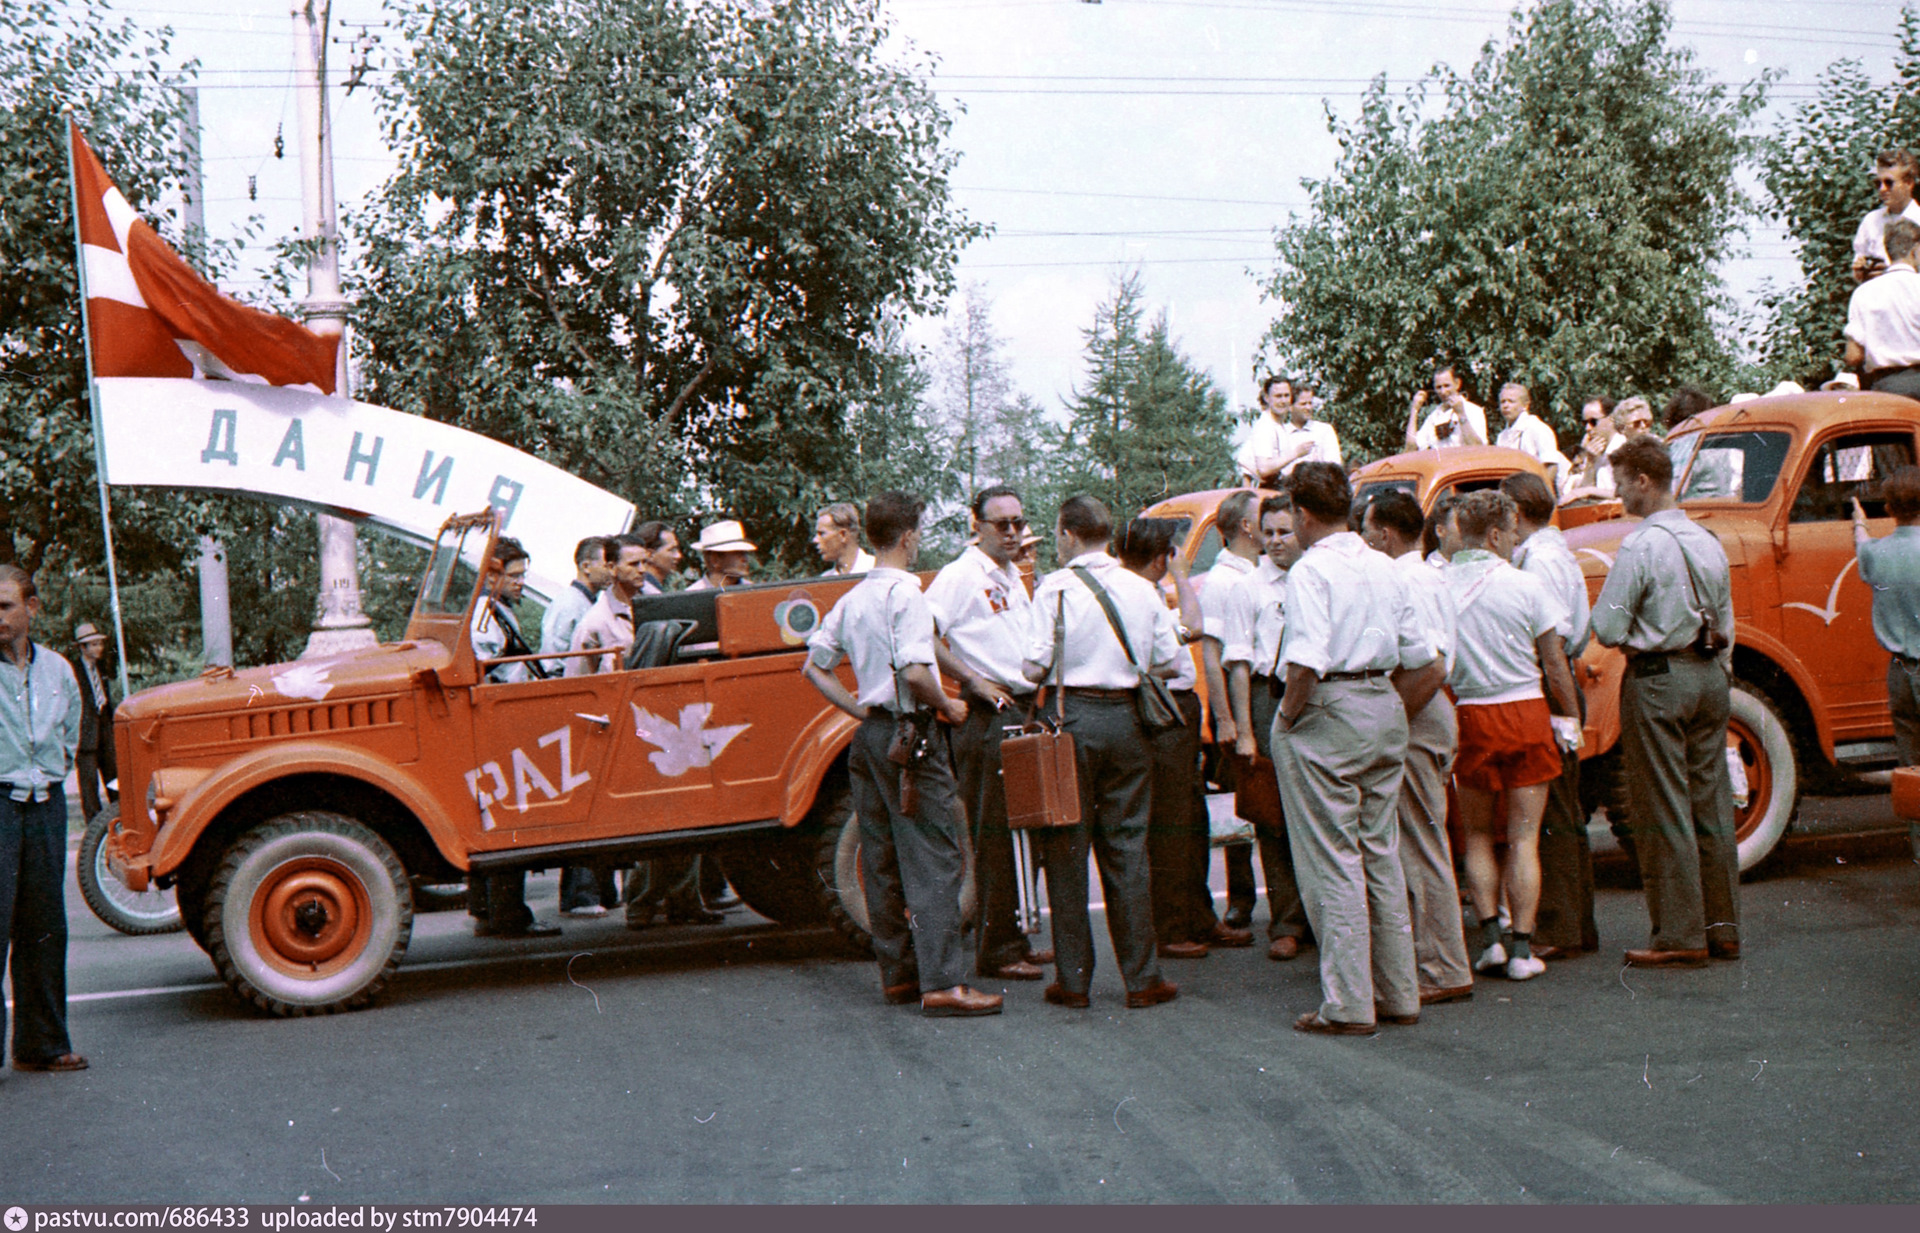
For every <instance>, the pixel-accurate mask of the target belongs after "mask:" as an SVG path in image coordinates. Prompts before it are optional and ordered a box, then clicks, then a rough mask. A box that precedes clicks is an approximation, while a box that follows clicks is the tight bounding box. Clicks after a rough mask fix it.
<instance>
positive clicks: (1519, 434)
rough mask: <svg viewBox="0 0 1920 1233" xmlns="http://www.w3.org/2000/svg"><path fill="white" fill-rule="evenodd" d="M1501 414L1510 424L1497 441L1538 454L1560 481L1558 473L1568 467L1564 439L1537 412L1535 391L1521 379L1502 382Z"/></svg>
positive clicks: (1536, 456) (1515, 448)
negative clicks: (1557, 435) (1561, 447)
mask: <svg viewBox="0 0 1920 1233" xmlns="http://www.w3.org/2000/svg"><path fill="white" fill-rule="evenodd" d="M1500 415H1501V416H1502V418H1504V419H1505V420H1506V424H1507V426H1506V427H1505V428H1502V429H1501V430H1500V436H1499V437H1498V438H1497V439H1495V441H1494V444H1495V445H1498V446H1500V447H1501V448H1502V449H1510V450H1519V451H1520V452H1521V453H1522V454H1531V455H1532V456H1533V457H1535V458H1538V459H1539V460H1540V461H1541V462H1543V463H1545V464H1546V465H1547V469H1548V471H1549V472H1550V473H1551V474H1552V475H1553V476H1554V477H1556V478H1555V482H1556V483H1558V482H1559V481H1558V476H1559V475H1560V474H1561V473H1563V472H1564V471H1565V470H1566V469H1567V459H1566V455H1564V454H1562V453H1561V452H1560V441H1559V439H1558V438H1557V437H1555V436H1554V435H1553V429H1551V428H1549V427H1547V422H1546V421H1545V420H1543V419H1541V418H1540V417H1539V416H1537V415H1535V414H1534V413H1533V391H1531V390H1529V389H1528V388H1527V387H1526V386H1524V385H1521V384H1520V383H1519V382H1518V381H1509V382H1507V383H1506V384H1505V385H1503V386H1501V387H1500Z"/></svg>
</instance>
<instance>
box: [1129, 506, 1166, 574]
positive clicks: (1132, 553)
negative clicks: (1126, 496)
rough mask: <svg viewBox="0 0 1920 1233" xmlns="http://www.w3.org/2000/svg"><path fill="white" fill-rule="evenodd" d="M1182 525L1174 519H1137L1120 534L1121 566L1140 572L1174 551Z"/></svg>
mask: <svg viewBox="0 0 1920 1233" xmlns="http://www.w3.org/2000/svg"><path fill="white" fill-rule="evenodd" d="M1179 527H1180V524H1179V523H1178V522H1176V521H1175V520H1174V519H1172V518H1135V519H1134V520H1133V521H1132V522H1129V523H1128V524H1127V528H1126V530H1124V531H1122V532H1121V533H1120V551H1119V553H1118V554H1117V555H1118V556H1119V558H1120V564H1122V565H1124V566H1126V567H1127V568H1128V569H1130V570H1134V571H1135V572H1138V571H1139V570H1142V569H1145V568H1146V567H1147V566H1149V565H1151V564H1153V562H1155V561H1156V560H1158V559H1159V558H1161V557H1163V556H1165V555H1166V554H1167V553H1169V552H1171V551H1173V535H1174V532H1175V531H1177V530H1178V529H1179Z"/></svg>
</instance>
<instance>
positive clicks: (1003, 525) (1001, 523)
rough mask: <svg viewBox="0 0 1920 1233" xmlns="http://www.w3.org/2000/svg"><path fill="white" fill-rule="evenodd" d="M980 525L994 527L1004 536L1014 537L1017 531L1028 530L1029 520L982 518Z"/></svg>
mask: <svg viewBox="0 0 1920 1233" xmlns="http://www.w3.org/2000/svg"><path fill="white" fill-rule="evenodd" d="M980 525H981V526H983V527H992V528H993V529H994V530H996V531H998V532H1000V534H1002V535H1012V534H1013V533H1014V532H1015V531H1024V530H1026V529H1027V520H1026V519H1025V518H982V519H981V520H980Z"/></svg>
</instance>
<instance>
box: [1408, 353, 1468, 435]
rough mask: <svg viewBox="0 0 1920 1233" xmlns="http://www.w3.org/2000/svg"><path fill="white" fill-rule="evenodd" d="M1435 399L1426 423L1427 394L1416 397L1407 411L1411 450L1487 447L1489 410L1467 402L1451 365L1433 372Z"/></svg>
mask: <svg viewBox="0 0 1920 1233" xmlns="http://www.w3.org/2000/svg"><path fill="white" fill-rule="evenodd" d="M1433 399H1434V403H1435V405H1434V408H1433V410H1431V411H1428V412H1427V416H1426V418H1425V419H1424V420H1423V419H1421V418H1420V413H1421V412H1422V411H1425V410H1426V408H1427V392H1426V391H1425V390H1418V391H1416V392H1415V393H1414V395H1413V403H1412V405H1410V406H1409V407H1408V408H1407V448H1408V449H1410V450H1432V449H1444V448H1446V447H1448V446H1454V445H1485V444H1486V443H1487V412H1486V409H1485V408H1484V407H1481V406H1479V405H1478V404H1476V403H1471V402H1468V401H1467V395H1466V391H1465V387H1463V386H1462V385H1461V384H1460V375H1459V374H1458V373H1457V372H1455V371H1454V369H1453V366H1452V365H1451V364H1443V365H1441V366H1440V367H1439V368H1436V369H1434V370H1433Z"/></svg>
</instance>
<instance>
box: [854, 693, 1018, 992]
mask: <svg viewBox="0 0 1920 1233" xmlns="http://www.w3.org/2000/svg"><path fill="white" fill-rule="evenodd" d="M894 724H895V720H894V717H893V716H892V715H890V714H887V713H886V712H884V711H875V712H874V713H873V715H872V717H871V718H869V719H866V720H865V721H863V722H862V723H861V724H860V727H859V728H858V729H856V730H855V731H854V734H853V745H852V747H851V748H849V749H848V751H847V769H848V771H849V772H850V773H851V775H852V779H853V809H854V813H855V814H856V815H857V816H858V817H859V819H860V876H861V878H862V879H863V880H864V881H865V884H866V895H867V918H868V926H867V928H868V932H870V933H871V934H872V935H873V953H874V957H875V958H877V959H878V960H879V961H880V983H881V984H882V985H883V986H889V987H890V986H893V985H900V984H906V983H908V982H909V981H915V980H917V981H918V982H919V985H920V988H921V990H922V991H923V992H930V991H933V990H938V989H951V988H953V987H954V986H955V985H964V984H966V983H967V980H968V978H969V977H970V976H971V974H972V972H973V966H974V959H973V939H972V938H971V937H970V936H968V933H967V929H966V926H965V925H964V924H963V923H962V922H961V919H960V890H961V885H962V883H963V882H964V881H965V880H966V872H967V860H966V849H965V847H964V844H965V837H964V835H963V834H962V827H963V826H964V825H965V823H964V822H963V821H962V819H961V817H960V805H959V799H958V789H957V788H956V786H955V784H954V780H953V762H952V752H951V749H950V747H949V743H948V740H947V730H946V729H945V728H944V727H942V726H940V725H938V724H936V725H934V727H933V731H932V732H931V734H930V735H929V736H928V740H929V741H930V742H931V743H932V746H933V748H932V750H931V751H930V752H929V753H928V754H927V756H926V757H925V758H924V759H923V760H922V761H921V762H920V763H919V764H918V765H917V766H916V767H915V768H914V771H913V783H914V787H915V789H916V791H917V793H918V795H919V797H920V800H919V807H918V808H917V809H916V810H915V811H914V812H913V813H911V814H907V813H903V812H901V809H900V768H899V767H898V766H896V765H895V764H894V763H892V762H891V761H889V760H888V759H887V747H888V746H889V745H891V744H892V743H893V730H894ZM1048 884H1049V885H1051V884H1052V880H1051V878H1049V881H1048Z"/></svg>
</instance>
